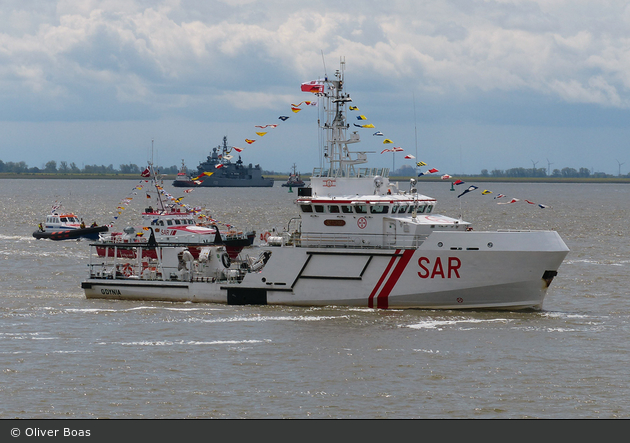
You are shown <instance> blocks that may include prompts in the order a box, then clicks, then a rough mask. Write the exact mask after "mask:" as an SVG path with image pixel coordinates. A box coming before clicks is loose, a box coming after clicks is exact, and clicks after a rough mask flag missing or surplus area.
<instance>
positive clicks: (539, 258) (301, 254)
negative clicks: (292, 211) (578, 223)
mask: <svg viewBox="0 0 630 443" xmlns="http://www.w3.org/2000/svg"><path fill="white" fill-rule="evenodd" d="M343 70H344V63H343V62H342V64H341V68H340V69H339V70H338V71H337V72H336V73H335V75H334V78H332V79H328V78H326V79H324V80H321V81H320V82H319V83H318V85H320V87H318V89H317V92H318V95H319V98H320V99H321V100H323V101H324V103H322V106H323V113H324V119H323V123H322V124H321V129H322V131H323V132H324V133H325V137H323V140H325V144H324V146H322V152H323V156H324V165H325V167H322V168H316V169H315V170H314V171H313V174H312V176H311V180H310V186H309V187H305V188H299V189H298V198H297V200H296V206H297V210H298V216H297V217H294V218H292V219H291V220H290V222H289V223H288V226H287V228H286V230H285V231H284V232H281V233H274V234H273V235H270V234H268V233H266V234H264V235H263V236H262V241H261V242H260V244H255V245H252V246H247V247H244V248H243V249H242V250H241V251H240V253H239V254H238V256H234V255H233V254H232V256H230V255H228V254H227V252H226V249H225V245H222V244H220V242H218V241H217V242H215V243H214V244H212V245H207V244H192V243H187V244H181V243H159V242H158V243H157V244H153V245H148V244H146V243H143V244H135V245H133V244H129V245H121V244H115V243H100V244H99V245H98V246H99V247H101V248H103V247H105V248H112V249H115V250H116V251H118V249H119V248H125V250H126V251H127V253H125V254H119V253H117V252H112V253H106V254H101V255H100V256H99V254H93V255H92V259H91V260H92V261H91V263H90V264H89V270H90V271H89V276H88V278H87V279H86V280H85V281H84V282H83V283H82V287H83V288H84V290H85V294H86V297H88V298H113V299H126V300H166V301H175V302H183V301H192V302H214V303H227V304H278V305H295V306H326V305H338V306H355V307H368V308H383V309H386V308H426V309H541V308H542V305H543V300H544V298H545V295H546V293H547V289H548V287H549V285H550V283H551V281H552V280H553V278H554V277H555V276H556V275H557V272H558V268H559V267H560V265H561V263H562V261H563V260H564V258H565V257H566V255H567V254H568V252H569V249H568V248H567V246H566V245H565V243H564V242H563V240H562V239H561V238H560V236H559V235H558V233H557V232H555V231H532V230H504V231H501V230H499V231H474V230H473V229H472V226H471V224H470V223H469V222H466V221H464V220H461V219H456V218H451V217H448V216H445V215H440V214H438V213H436V210H435V207H436V200H435V199H434V198H431V197H429V196H426V195H423V194H421V193H420V192H418V189H417V183H416V181H415V180H414V179H412V180H411V181H410V183H409V184H405V185H403V186H400V187H399V185H398V184H397V183H394V182H390V181H389V170H388V169H387V168H369V167H367V166H365V164H366V163H367V151H362V150H360V149H356V148H353V147H354V146H356V145H357V143H358V142H359V141H360V137H359V134H358V133H357V132H351V131H350V129H349V128H350V125H348V124H347V122H346V121H347V120H346V119H347V114H346V112H347V106H348V104H349V103H351V101H352V100H351V98H350V96H349V95H348V94H347V93H345V92H344V86H345V85H344V79H343V77H344V72H343ZM403 188H405V189H403ZM95 247H96V246H94V248H95Z"/></svg>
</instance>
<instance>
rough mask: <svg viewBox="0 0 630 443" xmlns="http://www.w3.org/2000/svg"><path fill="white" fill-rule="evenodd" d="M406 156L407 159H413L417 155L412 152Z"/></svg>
mask: <svg viewBox="0 0 630 443" xmlns="http://www.w3.org/2000/svg"><path fill="white" fill-rule="evenodd" d="M405 158H406V159H407V160H411V159H414V158H415V157H414V156H413V155H411V154H407V155H405Z"/></svg>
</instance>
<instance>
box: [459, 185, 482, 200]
mask: <svg viewBox="0 0 630 443" xmlns="http://www.w3.org/2000/svg"><path fill="white" fill-rule="evenodd" d="M477 188H478V186H469V187H468V189H466V190H465V191H464V192H462V193H461V194H459V195H458V196H457V198H460V197H461V196H462V195H464V194H466V193H467V192H470V191H474V190H475V189H477Z"/></svg>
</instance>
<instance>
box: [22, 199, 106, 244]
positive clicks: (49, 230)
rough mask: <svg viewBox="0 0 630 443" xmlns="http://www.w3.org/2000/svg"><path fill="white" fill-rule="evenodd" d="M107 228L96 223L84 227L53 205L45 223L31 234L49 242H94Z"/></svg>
mask: <svg viewBox="0 0 630 443" xmlns="http://www.w3.org/2000/svg"><path fill="white" fill-rule="evenodd" d="M107 230H108V227H107V226H98V225H97V224H96V222H94V223H92V224H91V225H90V226H86V225H85V223H84V222H83V220H80V219H79V217H77V216H76V215H75V214H74V213H72V212H67V211H63V210H62V207H61V204H58V203H55V204H54V205H53V207H52V210H51V211H50V214H48V215H47V216H46V221H45V222H44V223H40V224H39V225H38V226H37V231H35V232H33V237H35V238H36V239H49V240H76V239H81V238H86V239H89V240H96V239H98V238H99V235H100V234H101V233H102V232H107Z"/></svg>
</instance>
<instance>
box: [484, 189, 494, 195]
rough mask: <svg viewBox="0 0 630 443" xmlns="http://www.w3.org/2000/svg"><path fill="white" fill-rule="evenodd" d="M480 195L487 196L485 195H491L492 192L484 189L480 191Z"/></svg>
mask: <svg viewBox="0 0 630 443" xmlns="http://www.w3.org/2000/svg"><path fill="white" fill-rule="evenodd" d="M481 194H482V195H487V194H492V191H488V190H487V189H484V190H483V191H481Z"/></svg>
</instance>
